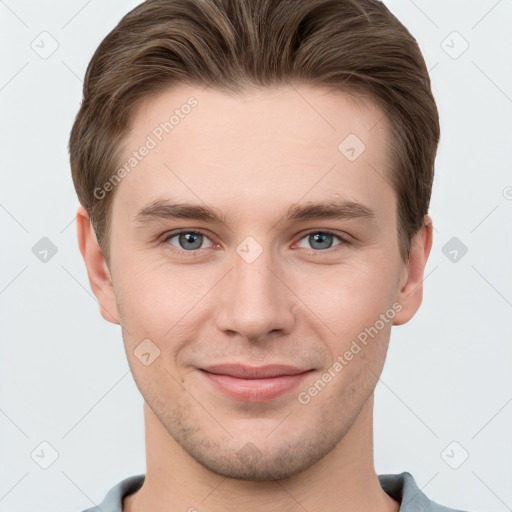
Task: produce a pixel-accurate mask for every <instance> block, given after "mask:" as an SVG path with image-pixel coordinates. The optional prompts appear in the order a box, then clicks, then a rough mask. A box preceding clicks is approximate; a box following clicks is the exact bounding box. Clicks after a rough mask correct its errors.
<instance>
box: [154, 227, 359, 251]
mask: <svg viewBox="0 0 512 512" xmlns="http://www.w3.org/2000/svg"><path fill="white" fill-rule="evenodd" d="M182 233H188V234H193V235H202V236H204V237H205V238H208V240H209V237H208V235H206V234H205V233H203V232H202V231H197V230H190V229H182V230H180V231H173V232H172V233H169V234H167V235H166V236H165V237H164V239H163V240H162V244H166V245H167V246H168V247H169V248H170V250H171V251H172V252H175V253H178V254H180V255H182V254H183V253H189V254H190V256H191V257H194V255H196V254H197V253H198V252H199V251H200V250H201V249H194V250H190V251H186V250H185V249H179V248H178V247H176V246H174V245H172V244H170V243H168V242H169V240H171V239H172V238H174V237H176V236H179V235H181V234H182ZM318 233H321V234H323V235H332V236H333V237H335V238H338V239H339V240H340V243H339V244H337V245H335V246H333V247H329V248H328V249H323V250H319V249H316V250H315V249H309V250H308V252H309V254H313V255H315V256H322V255H323V254H331V253H332V252H333V251H335V250H336V248H343V247H344V246H348V245H350V242H349V241H348V240H347V238H345V237H343V236H341V235H338V234H337V233H335V232H333V231H329V230H319V229H317V230H312V231H309V232H307V233H305V234H303V235H302V236H301V238H299V240H298V242H300V241H302V240H304V238H306V237H308V236H310V235H313V234H318ZM210 241H211V240H210ZM212 243H213V242H212Z"/></svg>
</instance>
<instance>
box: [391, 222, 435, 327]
mask: <svg viewBox="0 0 512 512" xmlns="http://www.w3.org/2000/svg"><path fill="white" fill-rule="evenodd" d="M431 248H432V219H431V218H430V216H429V215H425V217H424V219H423V225H422V226H421V228H420V229H419V230H418V232H417V233H416V234H415V235H414V236H413V238H412V240H411V250H410V252H409V260H408V262H407V265H404V268H403V270H402V274H401V279H400V291H399V292H398V295H397V297H396V300H397V301H398V302H399V303H400V304H401V305H402V309H401V310H400V311H398V312H397V313H396V315H395V318H394V321H393V325H402V324H405V323H406V322H408V321H409V320H410V319H411V318H412V317H413V316H414V315H415V313H416V311H418V309H419V307H420V305H421V302H422V300H423V274H424V272H425V266H426V264H427V260H428V256H429V254H430V249H431Z"/></svg>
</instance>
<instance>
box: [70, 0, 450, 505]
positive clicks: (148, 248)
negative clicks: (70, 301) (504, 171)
mask: <svg viewBox="0 0 512 512" xmlns="http://www.w3.org/2000/svg"><path fill="white" fill-rule="evenodd" d="M438 140H439V120H438V114H437V109H436V105H435V101H434V98H433V96H432V93H431V90H430V81H429V77H428V73H427V70H426V67H425V63H424V60H423V57H422V55H421V52H420V50H419V48H418V45H417V43H416V41H415V40H414V38H413V37H412V36H411V34H410V33H409V32H408V31H407V30H406V29H405V27H403V25H401V23H400V22H399V21H398V20H397V19H396V18H395V17H394V16H393V15H392V14H391V13H390V12H389V11H388V9H387V8H386V7H385V6H384V5H383V4H382V3H381V2H379V1H377V0H360V1H356V0H336V1H334V0H293V1H292V0H243V1H242V0H148V1H146V2H144V3H143V4H141V5H140V6H138V7H137V8H135V9H134V10H133V11H132V12H130V13H128V14H127V15H126V16H125V17H124V18H123V19H122V20H121V22H120V23H119V24H118V25H117V27H115V28H114V30H113V31H112V32H111V33H110V34H109V35H108V36H107V37H106V38H105V39H104V41H103V42H102V43H101V44H100V46H99V47H98V49H97V51H96V53H95V54H94V56H93V58H92V60H91V63H90V65H89V67H88V69H87V73H86V77H85V81H84V99H83V102H82V105H81V108H80V111H79V113H78V115H77V118H76V120H75V124H74V126H73V130H72V133H71V138H70V155H71V167H72V173H73V180H74V184H75V187H76V190H77V194H78V197H79V199H80V202H81V206H80V208H79V209H78V212H77V227H78V240H79V246H80V250H81V253H82V255H83V257H84V261H85V264H86V267H87V272H88V276H89V281H90V284H91V288H92V290H93V291H94V293H95V295H96V297H97V299H98V302H99V304H100V309H101V314H102V316H103V317H104V318H105V319H106V320H107V321H109V322H113V323H116V324H119V325H120V326H121V328H122V335H123V341H124V346H125V350H126V355H127V358H128V362H129V365H130V368H131V371H132V374H133V377H134V379H135V382H136V384H137V386H138V389H139V390H140V392H141V394H142V396H143V398H144V419H145V428H146V453H147V471H146V474H145V475H137V476H132V477H129V478H126V479H125V480H123V481H122V482H120V483H119V484H117V485H116V486H115V487H114V488H112V489H111V490H110V492H109V493H108V494H107V496H106V497H105V499H104V501H103V502H102V503H101V504H100V505H99V507H98V508H94V509H90V510H101V511H103V512H113V511H121V510H124V511H125V512H149V511H152V512H160V511H164V510H165V511H169V510H173V511H174V510H183V511H195V510H197V511H200V512H202V511H230V510H233V511H234V510H243V511H245V512H253V511H259V512H261V511H271V510H280V511H298V510H301V511H303V510H307V511H309V512H314V511H325V510H333V511H334V510H336V511H354V510H365V511H366V510H368V511H370V510H371V511H377V512H392V511H398V510H401V511H447V510H453V509H448V508H446V507H442V506H440V505H438V504H436V503H435V502H433V501H431V500H429V499H428V498H427V497H426V496H425V494H424V493H422V492H421V491H420V490H419V489H418V487H417V484H416V483H415V481H414V478H413V477H412V475H411V474H410V473H408V472H403V473H401V474H399V475H377V474H376V473H375V468H374V462H373V397H374V389H375V386H376V383H377V381H378V379H379V375H380V374H381V371H382V368H383V365H384V361H385V357H386V352H387V348H388V343H389V338H390V333H391V326H392V325H400V324H404V323H406V322H408V321H409V320H410V319H411V318H412V317H413V316H414V314H415V313H416V311H417V310H418V308H419V306H420V304H421V301H422V280H423V276H424V269H425V264H426V262H427V258H428V256H429V253H430V249H431V245H432V223H431V219H430V217H429V216H428V214H427V212H428V206H429V201H430V193H431V187H432V180H433V172H434V160H435V154H436V150H437V144H438Z"/></svg>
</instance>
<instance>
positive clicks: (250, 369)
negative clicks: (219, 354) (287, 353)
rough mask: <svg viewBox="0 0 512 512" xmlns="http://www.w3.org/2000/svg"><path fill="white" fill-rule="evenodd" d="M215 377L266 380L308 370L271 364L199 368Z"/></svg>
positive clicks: (220, 365) (218, 365)
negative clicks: (226, 376) (227, 376)
mask: <svg viewBox="0 0 512 512" xmlns="http://www.w3.org/2000/svg"><path fill="white" fill-rule="evenodd" d="M201 370H205V371H207V372H209V373H216V374H217V375H230V376H231V377H237V378H239V379H266V378H270V377H280V376H284V375H298V374H299V373H304V372H306V371H308V370H304V369H302V368H297V367H296V366H290V365H284V364H271V365H267V366H245V365H242V364H217V365H213V366H207V367H204V368H201Z"/></svg>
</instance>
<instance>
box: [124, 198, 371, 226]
mask: <svg viewBox="0 0 512 512" xmlns="http://www.w3.org/2000/svg"><path fill="white" fill-rule="evenodd" d="M282 218H284V219H285V220H286V221H288V222H289V223H296V222H303V221H308V220H316V219H333V220H345V219H361V220H363V221H364V222H368V223H375V220H376V216H375V212H374V211H373V210H372V209H371V208H369V207H368V206H366V205H364V204H362V203H359V202H357V201H348V200H341V201H332V202H328V203H306V204H303V205H299V204H293V205H291V206H290V207H289V208H288V210H287V211H286V212H285V215H284V216H283V217H282ZM159 219H163V220H172V219H185V220H199V221H203V222H210V223H217V224H220V223H222V224H226V218H225V216H224V215H223V214H222V213H221V212H220V210H218V209H217V208H214V207H212V206H203V205H197V204H189V203H178V202H172V201H169V200H166V199H157V200H155V201H152V202H151V203H149V204H148V205H146V206H144V207H143V208H141V209H140V210H139V211H138V212H137V214H136V215H135V216H134V218H133V220H134V221H135V222H140V223H148V222H151V221H154V220H159Z"/></svg>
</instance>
